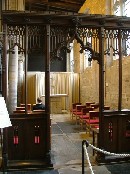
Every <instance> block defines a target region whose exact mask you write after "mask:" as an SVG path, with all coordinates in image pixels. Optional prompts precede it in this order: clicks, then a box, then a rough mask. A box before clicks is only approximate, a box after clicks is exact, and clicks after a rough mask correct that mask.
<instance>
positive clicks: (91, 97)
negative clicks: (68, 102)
mask: <svg viewBox="0 0 130 174" xmlns="http://www.w3.org/2000/svg"><path fill="white" fill-rule="evenodd" d="M118 68H119V60H118V59H117V60H113V63H112V65H111V66H107V65H106V66H105V76H104V82H105V88H104V93H105V94H104V101H105V102H104V103H105V105H109V106H110V107H111V109H118V90H119V78H118V77H119V69H118ZM80 101H81V102H82V103H85V102H86V101H94V102H98V101H99V65H98V64H97V62H96V61H93V66H92V67H91V68H90V67H89V68H86V70H85V71H84V72H83V73H81V74H80ZM122 109H130V56H129V57H125V58H123V59H122Z"/></svg>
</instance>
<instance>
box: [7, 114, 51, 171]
mask: <svg viewBox="0 0 130 174" xmlns="http://www.w3.org/2000/svg"><path fill="white" fill-rule="evenodd" d="M10 118H11V122H12V127H9V128H8V147H9V148H8V152H7V153H8V162H9V165H10V164H11V162H13V163H14V165H15V164H16V163H17V162H18V161H19V164H20V165H23V166H24V165H25V164H24V161H26V162H27V161H28V165H32V163H34V161H36V162H37V164H39V161H40V164H41V161H42V162H46V160H48V159H46V157H47V154H48V150H47V148H48V147H47V146H48V142H49V141H48V137H47V135H48V132H47V131H48V126H47V125H48V124H49V123H47V117H46V114H45V113H32V114H27V115H25V114H20V115H18V114H17V115H16V114H15V115H11V116H10ZM49 127H50V126H49ZM49 143H50V142H49ZM19 164H17V165H18V166H16V167H17V168H18V167H19ZM26 165H27V164H26ZM48 165H49V163H48ZM11 166H12V164H11ZM35 167H36V166H35Z"/></svg>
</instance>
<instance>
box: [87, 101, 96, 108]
mask: <svg viewBox="0 0 130 174" xmlns="http://www.w3.org/2000/svg"><path fill="white" fill-rule="evenodd" d="M94 103H95V102H86V107H88V108H90V107H91V104H94Z"/></svg>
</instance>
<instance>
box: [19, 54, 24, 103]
mask: <svg viewBox="0 0 130 174" xmlns="http://www.w3.org/2000/svg"><path fill="white" fill-rule="evenodd" d="M23 65H24V55H23V54H20V55H19V57H18V99H17V102H18V106H19V105H20V103H22V102H23V98H22V96H23V90H22V87H23V74H24V69H23V67H24V66H23Z"/></svg>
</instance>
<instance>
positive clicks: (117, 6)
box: [0, 0, 130, 171]
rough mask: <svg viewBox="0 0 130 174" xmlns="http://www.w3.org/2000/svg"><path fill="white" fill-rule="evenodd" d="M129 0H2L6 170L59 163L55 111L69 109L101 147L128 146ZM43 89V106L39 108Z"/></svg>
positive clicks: (119, 149)
mask: <svg viewBox="0 0 130 174" xmlns="http://www.w3.org/2000/svg"><path fill="white" fill-rule="evenodd" d="M129 7H130V0H94V1H92V0H86V1H85V0H59V1H54V0H1V2H0V98H2V99H1V105H2V106H3V107H4V106H6V109H5V110H7V111H8V115H9V119H10V121H11V126H9V127H8V126H7V127H6V126H4V127H0V128H2V130H1V142H2V143H1V146H2V163H1V168H2V170H4V171H6V170H8V169H15V168H21V167H22V168H24V167H27V166H28V167H32V168H33V167H34V166H35V168H41V167H43V168H46V167H53V164H52V163H51V155H50V151H51V114H63V113H67V114H69V115H70V119H72V120H73V119H75V124H76V125H77V124H79V125H80V128H82V129H83V127H85V129H86V130H85V131H86V132H89V133H90V132H92V131H93V133H95V134H96V135H98V142H97V146H98V147H99V148H102V149H105V150H106V151H109V152H113V153H120V154H121V153H124V152H125V153H130V149H129V144H130V121H129V119H130V90H129V87H130V68H129V66H130V12H129ZM38 97H40V98H41V100H42V102H43V103H44V104H45V110H39V111H38V110H33V106H34V105H35V104H36V103H37V98H38ZM3 99H4V100H3ZM80 106H85V109H86V108H87V110H86V111H85V109H84V108H83V107H82V108H81V107H80ZM78 107H79V110H80V112H82V115H83V111H84V112H85V115H87V116H88V118H87V119H88V120H85V119H84V120H83V117H81V116H80V115H78ZM80 108H81V109H80ZM88 108H89V109H90V110H88ZM5 110H2V109H0V113H1V115H2V114H3V115H4V113H3V112H5ZM86 113H87V114H86ZM6 114H7V112H6ZM91 114H92V115H94V116H93V120H94V119H96V122H95V123H94V124H93V123H92V124H90V117H92V116H91ZM97 115H98V116H97ZM1 117H2V116H1ZM97 117H98V118H97ZM2 119H3V118H0V120H2ZM80 119H81V120H80ZM94 121H95V120H94ZM25 132H26V134H25ZM120 137H122V138H120ZM95 160H96V161H97V163H100V162H106V161H108V162H111V161H112V162H115V161H120V158H118V156H117V157H116V158H114V159H113V158H109V159H107V158H106V155H101V154H100V153H97V154H96V157H95ZM121 160H122V159H121ZM123 160H124V161H128V160H130V157H129V156H128V157H124V158H123Z"/></svg>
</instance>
